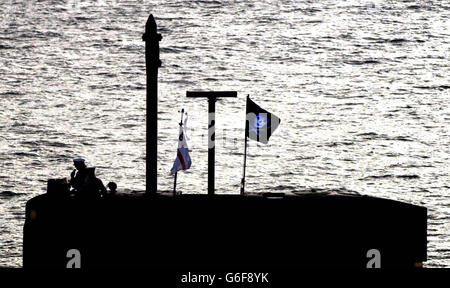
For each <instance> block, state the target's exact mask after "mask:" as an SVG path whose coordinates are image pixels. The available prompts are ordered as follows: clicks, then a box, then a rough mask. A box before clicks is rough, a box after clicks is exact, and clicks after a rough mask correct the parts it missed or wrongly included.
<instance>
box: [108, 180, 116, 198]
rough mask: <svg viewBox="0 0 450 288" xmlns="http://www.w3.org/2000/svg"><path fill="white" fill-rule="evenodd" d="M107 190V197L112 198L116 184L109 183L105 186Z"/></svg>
mask: <svg viewBox="0 0 450 288" xmlns="http://www.w3.org/2000/svg"><path fill="white" fill-rule="evenodd" d="M106 186H107V187H108V188H109V193H108V196H114V195H116V192H117V184H116V183H114V182H109V183H108V185H106Z"/></svg>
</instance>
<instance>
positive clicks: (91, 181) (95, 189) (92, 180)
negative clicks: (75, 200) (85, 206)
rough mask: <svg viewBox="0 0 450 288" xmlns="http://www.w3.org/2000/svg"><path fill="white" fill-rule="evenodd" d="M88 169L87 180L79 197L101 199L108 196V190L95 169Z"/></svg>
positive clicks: (80, 189) (79, 191)
mask: <svg viewBox="0 0 450 288" xmlns="http://www.w3.org/2000/svg"><path fill="white" fill-rule="evenodd" d="M85 169H86V178H85V179H84V182H83V183H82V185H81V187H80V188H79V190H78V195H79V196H81V197H86V198H100V197H104V196H106V192H107V191H106V188H105V185H103V182H102V180H100V179H99V178H97V177H96V176H95V167H89V168H85Z"/></svg>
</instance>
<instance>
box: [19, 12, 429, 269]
mask: <svg viewBox="0 0 450 288" xmlns="http://www.w3.org/2000/svg"><path fill="white" fill-rule="evenodd" d="M143 40H144V41H145V46H146V49H145V50H146V53H145V56H146V69H147V120H146V125H147V146H146V149H147V159H146V161H147V164H146V169H147V174H146V184H147V189H146V191H147V193H146V194H145V195H120V194H119V195H115V196H113V197H106V198H98V199H97V198H96V199H90V200H89V201H86V200H85V199H81V198H78V197H71V196H70V195H68V194H66V193H63V192H64V191H57V190H58V189H56V191H55V189H49V190H48V193H46V194H43V195H39V196H36V197H34V198H32V199H30V200H29V201H28V202H27V204H26V211H25V213H26V218H25V225H24V239H23V266H24V267H25V268H31V267H59V268H90V267H155V268H174V267H175V268H209V269H210V268H218V269H220V268H234V269H237V268H280V267H294V268H299V267H355V268H378V267H382V268H384V267H421V266H422V263H423V262H424V261H426V260H427V209H426V208H424V207H420V206H416V205H411V204H407V203H403V202H399V201H394V200H388V199H382V198H376V197H370V196H361V195H353V194H336V193H303V194H299V195H296V194H292V195H285V194H283V193H271V192H270V191H269V192H268V193H264V191H260V192H259V193H255V194H247V195H224V194H218V195H215V194H210V195H208V194H186V195H177V196H172V195H162V194H158V193H156V192H157V190H156V188H157V181H156V180H157V179H156V178H157V174H156V171H157V170H156V167H157V145H156V144H157V137H156V136H157V111H158V107H157V103H158V102H157V93H158V89H157V77H158V76H157V75H158V68H159V67H160V65H161V61H160V60H159V41H160V40H161V35H159V34H158V33H157V26H156V22H155V20H154V18H153V16H152V15H150V17H149V18H148V21H147V25H146V32H145V34H144V36H143ZM49 183H50V182H49ZM59 192H61V193H59Z"/></svg>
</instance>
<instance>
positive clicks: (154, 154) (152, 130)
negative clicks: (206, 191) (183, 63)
mask: <svg viewBox="0 0 450 288" xmlns="http://www.w3.org/2000/svg"><path fill="white" fill-rule="evenodd" d="M156 30H157V27H156V22H155V18H153V15H152V14H150V16H149V17H148V19H147V23H146V24H145V33H144V35H142V40H143V41H145V66H146V71H147V101H146V102H147V107H146V108H147V110H146V111H147V118H146V135H147V136H146V143H147V145H146V157H145V158H146V163H145V170H146V173H145V176H146V177H145V184H146V189H145V190H146V193H147V194H149V195H155V194H156V193H157V189H158V182H157V177H158V169H157V168H158V163H157V161H158V68H159V67H161V60H160V59H159V41H161V39H162V37H161V34H158V33H157V32H156Z"/></svg>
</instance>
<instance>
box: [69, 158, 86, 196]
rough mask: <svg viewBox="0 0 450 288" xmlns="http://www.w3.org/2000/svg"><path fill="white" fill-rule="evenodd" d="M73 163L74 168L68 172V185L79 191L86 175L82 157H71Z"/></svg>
mask: <svg viewBox="0 0 450 288" xmlns="http://www.w3.org/2000/svg"><path fill="white" fill-rule="evenodd" d="M73 165H74V166H75V168H76V169H73V171H72V173H70V185H71V186H72V187H73V189H75V190H76V191H79V190H80V189H81V187H82V186H83V184H84V182H85V180H86V177H87V170H86V163H84V159H83V158H77V159H73Z"/></svg>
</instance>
